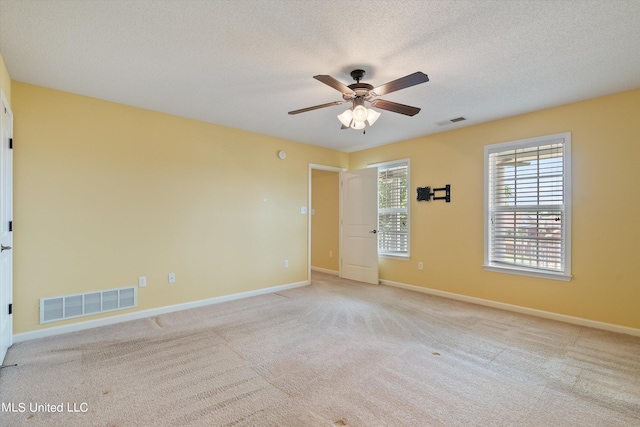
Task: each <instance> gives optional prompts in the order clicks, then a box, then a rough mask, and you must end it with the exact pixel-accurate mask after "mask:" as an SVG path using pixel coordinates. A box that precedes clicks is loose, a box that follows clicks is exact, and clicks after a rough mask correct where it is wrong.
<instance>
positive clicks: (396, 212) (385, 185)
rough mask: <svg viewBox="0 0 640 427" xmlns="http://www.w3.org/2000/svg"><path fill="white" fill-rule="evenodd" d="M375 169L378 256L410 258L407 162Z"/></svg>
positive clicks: (380, 165)
mask: <svg viewBox="0 0 640 427" xmlns="http://www.w3.org/2000/svg"><path fill="white" fill-rule="evenodd" d="M375 166H377V167H378V252H379V253H380V254H381V255H392V256H403V257H404V256H408V255H409V161H408V160H403V161H398V162H389V163H382V164H378V165H375Z"/></svg>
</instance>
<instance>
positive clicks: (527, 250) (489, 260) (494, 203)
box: [484, 132, 571, 280]
mask: <svg viewBox="0 0 640 427" xmlns="http://www.w3.org/2000/svg"><path fill="white" fill-rule="evenodd" d="M570 153H571V133H569V132H567V133H562V134H556V135H549V136H544V137H539V138H531V139H526V140H520V141H513V142H506V143H501V144H493V145H488V146H486V147H485V191H484V194H485V196H484V197H485V226H484V227H485V249H484V258H485V259H484V266H485V269H486V270H490V271H499V272H505V273H513V274H521V275H528V276H535V277H543V278H551V279H558V280H570V279H571V161H570V160H571V159H570Z"/></svg>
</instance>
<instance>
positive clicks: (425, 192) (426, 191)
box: [416, 184, 451, 203]
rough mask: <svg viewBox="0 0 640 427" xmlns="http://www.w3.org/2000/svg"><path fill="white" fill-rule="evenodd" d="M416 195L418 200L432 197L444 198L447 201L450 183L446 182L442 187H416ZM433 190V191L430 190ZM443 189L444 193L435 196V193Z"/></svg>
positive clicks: (449, 199)
mask: <svg viewBox="0 0 640 427" xmlns="http://www.w3.org/2000/svg"><path fill="white" fill-rule="evenodd" d="M416 190H417V192H418V197H417V200H418V201H419V202H423V201H424V202H428V201H429V200H431V198H432V197H433V200H444V201H446V202H447V203H449V202H451V185H449V184H447V185H445V186H444V187H442V188H433V189H432V188H431V187H418V188H417V189H416ZM432 190H433V191H432ZM442 191H444V192H445V195H444V196H442V195H440V196H436V193H440V192H442Z"/></svg>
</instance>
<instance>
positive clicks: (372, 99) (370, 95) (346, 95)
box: [289, 70, 429, 130]
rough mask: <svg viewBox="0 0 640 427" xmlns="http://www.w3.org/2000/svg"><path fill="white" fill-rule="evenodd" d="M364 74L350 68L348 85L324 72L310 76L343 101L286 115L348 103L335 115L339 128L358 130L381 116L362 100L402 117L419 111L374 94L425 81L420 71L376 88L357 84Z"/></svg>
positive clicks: (413, 114)
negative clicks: (347, 107)
mask: <svg viewBox="0 0 640 427" xmlns="http://www.w3.org/2000/svg"><path fill="white" fill-rule="evenodd" d="M364 75H365V72H364V70H353V71H352V72H351V77H353V79H354V80H355V81H356V82H355V83H352V84H350V85H349V86H346V85H344V84H342V83H341V82H339V81H338V80H336V79H334V78H333V77H331V76H328V75H318V76H313V78H314V79H316V80H318V81H320V82H322V83H324V84H326V85H327V86H331V87H332V88H334V89H336V90H337V91H339V92H341V93H342V99H343V101H335V102H329V103H326V104H321V105H316V106H314V107H307V108H302V109H300V110H294V111H289V114H291V115H293V114H299V113H304V112H307V111H312V110H317V109H320V108H325V107H331V106H334V105H340V104H344V103H346V102H351V103H352V106H351V108H349V109H347V110H345V111H344V112H343V113H342V114H338V116H337V117H338V120H340V123H342V129H346V128H351V129H356V130H361V129H364V128H365V127H366V123H369V126H373V124H374V123H375V122H376V120H378V118H379V117H380V115H381V114H380V113H379V112H377V111H375V110H373V109H371V108H367V107H365V105H364V103H365V102H368V103H369V104H371V106H373V107H376V108H380V109H381V110H387V111H391V112H394V113H399V114H404V115H406V116H415V115H416V114H418V113H419V112H420V108H417V107H411V106H409V105H404V104H398V103H397V102H391V101H385V100H383V99H378V98H377V97H378V96H381V95H386V94H387V93H391V92H395V91H397V90H400V89H405V88H408V87H411V86H415V85H417V84H420V83H426V82H428V81H429V77H428V76H427V75H426V74H424V73H423V72H420V71H418V72H415V73H413V74H410V75H408V76H405V77H402V78H399V79H397V80H394V81H392V82H389V83H386V84H384V85H382V86H378V87H376V88H374V87H373V86H372V85H370V84H368V83H360V80H361V79H362V78H363V77H364ZM365 122H366V123H365Z"/></svg>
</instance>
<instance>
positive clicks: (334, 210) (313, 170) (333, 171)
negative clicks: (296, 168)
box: [308, 164, 344, 282]
mask: <svg viewBox="0 0 640 427" xmlns="http://www.w3.org/2000/svg"><path fill="white" fill-rule="evenodd" d="M343 170H344V169H342V168H337V167H333V166H324V165H316V164H310V165H309V203H308V206H309V210H308V211H309V215H308V219H309V222H308V230H309V237H308V240H309V245H308V246H309V248H308V253H309V260H308V265H309V282H310V281H311V270H314V271H321V272H325V273H329V274H335V275H338V276H339V275H340V172H342V171H343Z"/></svg>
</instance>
